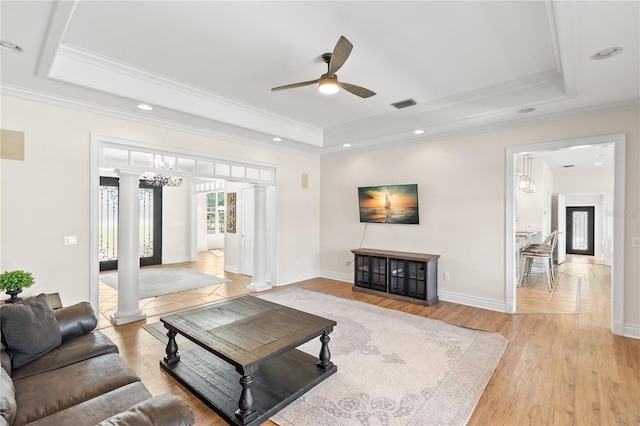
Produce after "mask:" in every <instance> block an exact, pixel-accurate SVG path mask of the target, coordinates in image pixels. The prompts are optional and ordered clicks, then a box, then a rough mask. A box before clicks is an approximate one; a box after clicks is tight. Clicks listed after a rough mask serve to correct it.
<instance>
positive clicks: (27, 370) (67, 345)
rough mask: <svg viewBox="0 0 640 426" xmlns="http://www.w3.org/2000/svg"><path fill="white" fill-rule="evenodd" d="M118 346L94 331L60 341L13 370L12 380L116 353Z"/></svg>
mask: <svg viewBox="0 0 640 426" xmlns="http://www.w3.org/2000/svg"><path fill="white" fill-rule="evenodd" d="M117 352H118V347H117V346H116V345H115V344H114V343H113V342H112V341H111V340H110V339H109V338H108V337H107V336H105V335H104V334H102V333H101V332H99V331H94V332H92V333H89V334H85V335H84V336H80V337H76V338H75V339H71V340H67V341H66V342H62V344H61V345H60V346H58V347H57V348H55V349H54V350H52V351H51V352H49V353H48V354H45V355H43V356H41V357H40V358H38V359H36V360H34V361H31V362H30V363H29V364H27V365H24V366H22V367H20V368H17V369H15V370H13V373H11V377H13V380H18V379H22V378H25V377H29V376H33V375H34V374H40V373H46V372H47V371H51V370H55V369H56V368H62V367H66V366H67V365H70V364H73V363H76V362H80V361H84V360H85V359H89V358H93V357H95V356H99V355H104V354H107V353H117Z"/></svg>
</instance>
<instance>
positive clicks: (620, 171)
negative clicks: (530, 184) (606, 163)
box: [504, 134, 625, 335]
mask: <svg viewBox="0 0 640 426" xmlns="http://www.w3.org/2000/svg"><path fill="white" fill-rule="evenodd" d="M594 145H595V146H605V145H610V146H612V147H613V155H612V163H613V166H612V169H613V172H612V173H613V190H612V191H611V192H612V197H611V198H610V199H609V200H610V201H609V204H608V206H607V208H608V209H609V210H610V211H616V212H617V211H621V212H622V211H625V134H613V135H602V136H593V137H586V138H580V139H570V140H561V141H552V142H543V143H537V144H530V145H521V146H514V147H509V148H506V153H507V157H506V158H507V161H506V165H505V173H506V174H505V194H506V197H505V219H506V226H505V231H506V232H505V277H506V279H505V307H504V308H505V312H508V313H515V311H516V307H517V304H516V291H515V286H516V284H517V271H516V253H517V250H516V248H517V246H516V238H515V233H516V217H517V216H516V205H517V203H516V194H517V191H518V189H517V178H516V158H517V156H518V155H523V154H526V153H532V152H533V153H535V152H549V151H555V150H563V149H581V148H582V147H587V146H594ZM563 219H564V216H563ZM610 220H611V222H610V225H607V226H608V227H609V230H610V231H609V234H608V235H609V237H608V238H609V240H608V243H607V250H608V251H609V252H610V253H611V330H612V332H613V334H616V335H623V334H624V320H623V319H624V251H625V247H624V215H611V216H610Z"/></svg>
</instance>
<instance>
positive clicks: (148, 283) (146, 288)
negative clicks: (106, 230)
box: [100, 268, 230, 299]
mask: <svg viewBox="0 0 640 426" xmlns="http://www.w3.org/2000/svg"><path fill="white" fill-rule="evenodd" d="M100 281H102V282H103V283H105V284H106V285H108V286H109V287H111V288H114V289H116V290H117V289H118V273H117V272H114V273H109V274H104V275H100ZM228 282H230V281H229V280H226V279H223V278H218V277H216V276H213V275H209V274H203V273H202V272H198V271H194V270H192V269H187V268H143V269H140V299H147V298H149V297H155V296H162V295H164V294H171V293H178V292H180V291H185V290H193V289H194V288H201V287H207V286H210V285H216V284H223V283H228Z"/></svg>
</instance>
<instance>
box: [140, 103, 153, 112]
mask: <svg viewBox="0 0 640 426" xmlns="http://www.w3.org/2000/svg"><path fill="white" fill-rule="evenodd" d="M136 106H137V107H138V109H141V110H143V111H151V110H152V109H153V107H152V106H151V105H147V104H138V105H136Z"/></svg>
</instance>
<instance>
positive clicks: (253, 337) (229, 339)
mask: <svg viewBox="0 0 640 426" xmlns="http://www.w3.org/2000/svg"><path fill="white" fill-rule="evenodd" d="M160 321H162V322H163V323H164V326H165V327H166V328H167V330H168V331H167V336H168V337H169V341H168V343H167V349H166V354H167V356H166V357H165V358H164V359H163V360H161V361H160V365H161V367H162V368H163V369H164V370H165V371H167V372H168V373H169V374H171V375H172V376H173V377H174V378H176V379H177V380H178V381H179V382H180V383H182V384H183V385H184V386H186V387H187V388H188V389H189V390H190V391H191V392H193V393H194V394H195V395H196V396H198V398H200V399H201V400H202V401H203V402H204V403H206V404H207V405H208V406H209V407H211V408H212V409H213V410H214V411H216V413H218V414H219V415H220V416H222V417H223V418H224V419H225V420H226V421H227V422H229V423H230V424H237V425H257V424H260V423H262V422H264V421H265V420H267V419H268V418H269V417H271V416H272V415H273V414H275V413H276V412H278V411H280V410H281V409H282V408H284V407H286V406H287V405H288V404H289V403H291V402H292V401H294V400H295V399H297V398H299V397H300V396H301V395H302V394H304V393H305V392H307V391H308V390H309V389H311V388H312V387H314V386H315V385H317V384H318V383H320V382H321V381H323V380H324V379H326V378H327V377H329V376H330V375H332V374H333V373H335V372H336V371H337V367H336V366H335V365H334V364H333V363H332V362H331V353H330V352H329V346H328V345H329V340H330V338H329V333H331V332H332V331H333V327H334V326H335V325H336V322H335V321H333V320H330V319H326V318H322V317H319V316H316V315H311V314H308V313H306V312H301V311H298V310H296V309H291V308H288V307H286V306H282V305H278V304H276V303H272V302H268V301H266V300H262V299H259V298H256V297H253V296H243V297H240V298H237V299H232V300H227V301H223V302H219V303H215V304H212V305H208V306H204V307H202V308H197V309H192V310H189V311H186V312H182V313H178V314H173V315H169V316H165V317H162V318H160ZM177 333H179V334H181V335H183V336H185V337H186V338H188V339H189V340H191V341H192V342H194V343H196V345H197V346H194V347H193V348H192V349H188V350H185V351H183V352H180V353H179V352H178V345H177V344H176V340H175V337H176V334H177ZM318 336H320V341H321V342H322V344H321V349H320V354H319V356H318V358H316V357H314V356H311V355H309V354H307V353H305V352H302V351H299V350H297V349H295V348H296V347H297V346H300V345H301V344H303V343H305V342H308V341H309V340H311V339H313V338H315V337H318Z"/></svg>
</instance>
